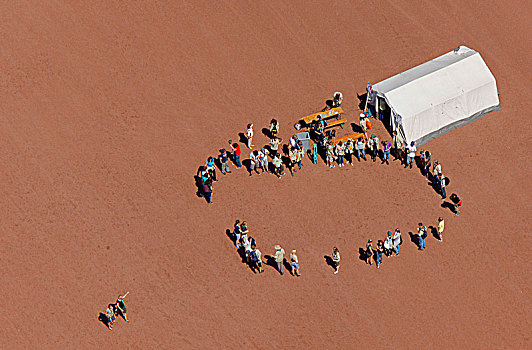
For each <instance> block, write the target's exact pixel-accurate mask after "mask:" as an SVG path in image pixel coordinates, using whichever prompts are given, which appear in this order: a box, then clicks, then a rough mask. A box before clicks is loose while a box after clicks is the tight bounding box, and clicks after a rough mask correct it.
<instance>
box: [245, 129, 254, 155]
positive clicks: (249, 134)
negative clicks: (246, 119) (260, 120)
mask: <svg viewBox="0 0 532 350" xmlns="http://www.w3.org/2000/svg"><path fill="white" fill-rule="evenodd" d="M246 139H247V140H248V148H249V149H252V148H253V146H255V145H254V144H253V124H251V123H249V124H248V126H247V128H246Z"/></svg>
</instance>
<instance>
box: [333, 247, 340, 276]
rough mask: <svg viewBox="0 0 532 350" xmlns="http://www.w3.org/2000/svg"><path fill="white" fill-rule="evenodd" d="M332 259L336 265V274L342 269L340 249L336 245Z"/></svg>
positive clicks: (334, 265)
mask: <svg viewBox="0 0 532 350" xmlns="http://www.w3.org/2000/svg"><path fill="white" fill-rule="evenodd" d="M332 261H333V267H334V274H335V275H336V274H337V273H338V270H340V251H339V250H338V248H336V247H334V248H333V252H332Z"/></svg>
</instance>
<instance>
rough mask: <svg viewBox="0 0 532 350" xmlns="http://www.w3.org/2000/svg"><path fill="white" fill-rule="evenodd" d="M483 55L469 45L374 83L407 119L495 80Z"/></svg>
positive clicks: (390, 103)
mask: <svg viewBox="0 0 532 350" xmlns="http://www.w3.org/2000/svg"><path fill="white" fill-rule="evenodd" d="M494 81H495V78H494V77H493V75H492V74H491V72H490V71H489V69H488V67H487V66H486V64H485V63H484V61H483V60H482V57H480V54H479V53H478V52H477V51H475V50H472V49H470V48H468V47H465V46H460V47H459V48H457V49H455V50H453V51H451V52H448V53H446V54H444V55H442V56H440V57H437V58H435V59H433V60H431V61H428V62H426V63H423V64H421V65H419V66H417V67H414V68H412V69H409V70H407V71H405V72H402V73H399V74H397V75H395V76H393V77H391V78H388V79H386V80H384V81H381V82H379V83H377V84H375V85H374V86H373V91H375V92H376V93H377V94H378V95H380V96H385V97H386V100H387V102H388V104H389V105H390V107H392V108H393V109H394V110H395V111H396V113H398V114H399V115H401V117H402V118H403V119H408V117H409V116H415V115H417V114H419V113H421V112H423V111H425V110H427V109H429V108H432V107H433V106H436V105H439V104H442V103H444V102H446V101H449V100H451V99H453V98H456V97H457V96H459V95H461V94H463V93H464V92H467V91H470V90H473V89H476V88H478V87H479V86H484V85H486V84H490V83H493V82H494Z"/></svg>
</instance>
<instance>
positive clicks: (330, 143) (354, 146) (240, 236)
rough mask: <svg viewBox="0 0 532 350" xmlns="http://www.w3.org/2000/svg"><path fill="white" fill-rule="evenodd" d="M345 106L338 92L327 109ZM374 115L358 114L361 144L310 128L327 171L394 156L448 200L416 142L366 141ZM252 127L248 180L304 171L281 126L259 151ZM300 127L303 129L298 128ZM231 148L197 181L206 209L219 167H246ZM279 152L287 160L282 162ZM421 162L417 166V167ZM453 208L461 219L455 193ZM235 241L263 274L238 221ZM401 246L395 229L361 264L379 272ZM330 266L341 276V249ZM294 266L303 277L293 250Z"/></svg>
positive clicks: (320, 123) (438, 172) (235, 146)
mask: <svg viewBox="0 0 532 350" xmlns="http://www.w3.org/2000/svg"><path fill="white" fill-rule="evenodd" d="M342 101H343V95H342V93H340V92H335V93H334V94H333V99H332V100H331V101H330V102H331V103H328V104H327V106H326V107H325V108H324V109H323V111H326V110H327V109H332V108H336V107H341V105H342ZM372 116H373V115H372V112H371V110H370V109H366V110H365V111H364V112H363V113H360V121H359V128H360V131H361V134H363V136H360V137H358V138H357V139H351V138H348V139H347V140H345V142H344V141H341V142H337V143H336V142H335V138H336V133H335V131H334V130H332V131H327V132H325V128H326V127H327V121H326V120H324V119H322V118H321V116H318V117H317V118H316V119H315V120H313V121H312V122H311V123H310V125H307V126H308V127H309V132H310V134H311V138H312V140H313V141H314V142H315V144H316V145H318V147H319V149H320V150H321V151H322V152H323V153H322V154H323V155H324V160H325V163H326V165H327V166H329V167H330V168H334V167H336V165H338V167H339V168H341V167H344V166H345V165H347V163H349V164H350V165H351V166H353V161H354V158H356V159H357V161H358V162H360V161H361V160H364V161H367V160H368V159H367V155H369V157H370V158H371V160H372V161H373V162H376V161H377V159H378V158H380V160H381V164H386V165H390V156H393V157H394V161H397V160H399V161H400V162H401V164H403V165H404V167H405V168H410V169H412V168H413V165H417V167H419V169H420V171H421V173H422V175H424V176H425V179H426V180H427V181H429V182H430V183H431V185H432V186H433V188H434V189H435V191H436V192H437V193H438V194H440V195H441V197H442V199H445V198H447V193H446V186H447V184H448V180H447V179H446V177H445V175H444V174H443V171H442V166H441V164H440V163H439V161H437V160H436V161H434V163H432V155H431V153H430V152H429V151H428V150H424V149H421V150H420V151H419V153H418V150H417V146H416V143H415V142H414V141H412V142H410V144H408V145H405V144H404V143H403V141H402V139H401V138H400V137H398V135H397V132H396V131H393V133H392V138H391V141H389V140H382V141H381V140H380V139H379V137H378V136H377V135H376V134H371V135H370V136H369V137H368V130H371V129H372V128H373V123H372V121H371V117H372ZM253 126H254V125H253V123H249V124H248V125H247V127H246V131H245V134H244V135H245V139H246V146H247V148H248V149H249V150H250V154H249V158H248V160H247V170H248V172H249V176H252V175H253V174H254V173H255V174H256V175H261V174H263V173H264V172H266V173H271V174H274V175H275V176H277V177H278V178H279V179H280V178H281V177H282V176H284V175H285V169H286V168H288V170H289V171H290V174H291V175H292V176H294V174H295V173H296V172H297V171H298V170H300V169H301V168H302V162H303V157H304V154H305V151H304V148H303V145H302V142H301V140H299V139H298V137H297V136H296V135H293V136H292V137H290V139H289V142H287V143H286V144H284V145H283V144H282V141H283V139H282V138H280V137H279V136H278V135H279V122H278V121H277V120H276V119H272V120H271V121H270V124H269V126H268V128H267V130H268V133H265V134H266V135H267V136H268V137H269V139H270V140H269V142H268V144H267V145H264V146H263V147H261V148H260V149H258V148H257V149H254V148H255V145H254V144H253V137H254V130H253ZM297 126H299V127H301V125H300V124H299V123H298V124H296V128H298V127H297ZM228 144H229V148H230V150H228V149H225V148H222V149H220V151H219V154H218V156H217V157H216V158H213V157H209V158H208V159H207V161H206V164H205V165H204V166H201V167H200V168H199V170H198V174H197V180H198V182H199V185H198V187H199V188H200V191H199V195H201V196H203V197H205V199H206V200H207V202H208V203H212V184H213V183H214V182H217V181H218V179H217V176H216V161H217V162H218V163H219V164H218V167H219V169H220V171H221V173H222V174H223V175H226V174H229V173H231V170H230V166H229V161H230V160H232V161H233V163H234V165H236V168H237V169H240V168H242V167H243V165H242V163H243V162H242V149H241V147H240V145H239V143H238V142H233V140H229V141H228ZM281 152H283V153H284V155H285V157H283V158H282V154H281ZM417 160H418V161H417ZM449 199H450V200H451V202H452V208H453V210H454V213H455V216H458V215H459V214H460V207H461V205H462V201H461V200H460V198H459V197H458V195H456V194H455V193H453V194H452V195H451V196H450V198H449ZM443 229H444V220H443V218H441V217H440V218H438V222H437V237H439V240H440V241H442V240H443V236H442V234H443ZM416 236H417V244H418V246H419V249H420V250H424V249H425V245H426V241H425V240H426V238H427V228H426V226H424V225H423V224H422V223H420V224H419V226H418V228H417V235H416ZM233 237H234V242H235V246H236V247H237V250H238V251H239V253H240V254H241V256H242V257H243V259H244V261H245V262H246V263H247V264H249V266H250V268H251V269H252V270H253V271H254V272H256V271H258V272H259V273H262V272H263V271H264V269H263V267H262V264H263V261H262V254H261V252H260V250H259V249H258V248H257V245H256V241H255V239H254V238H253V237H251V236H249V234H248V230H247V226H246V223H245V222H243V223H240V222H239V221H238V220H237V222H236V223H235V226H234V230H233ZM401 244H402V237H401V231H400V230H399V229H398V228H397V229H396V230H395V232H394V233H392V232H391V231H388V233H387V236H386V238H385V239H380V240H377V242H376V244H375V246H374V245H373V241H372V240H368V242H367V244H366V247H365V249H363V248H361V250H362V251H363V253H362V255H363V256H362V258H363V260H365V261H366V263H367V264H369V265H372V264H373V262H375V263H376V266H377V268H380V265H381V264H382V260H383V259H382V257H383V255H385V256H387V257H388V258H389V257H392V256H397V255H399V250H400V248H399V247H400V245H401ZM284 255H285V251H284V249H282V248H281V247H280V246H279V245H277V246H275V253H274V254H273V257H274V260H275V264H276V266H277V270H278V271H279V273H280V274H283V273H284V270H283V262H284V260H285V258H284ZM331 260H332V263H331V264H332V265H333V267H334V273H335V274H336V273H338V271H339V266H340V251H339V250H338V248H337V247H334V249H333V253H332V258H331ZM290 266H291V270H292V271H293V273H294V274H295V275H296V276H299V275H300V274H299V258H298V257H297V255H296V251H295V250H293V251H292V253H291V254H290Z"/></svg>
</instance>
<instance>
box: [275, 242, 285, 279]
mask: <svg viewBox="0 0 532 350" xmlns="http://www.w3.org/2000/svg"><path fill="white" fill-rule="evenodd" d="M275 262H276V263H277V271H279V273H280V274H281V276H282V275H283V274H284V266H283V263H284V249H283V248H281V246H280V245H276V246H275Z"/></svg>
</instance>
